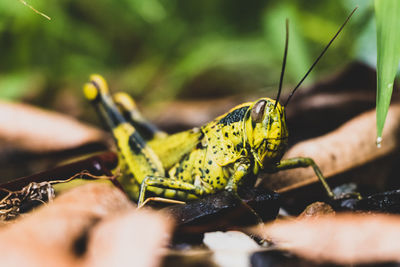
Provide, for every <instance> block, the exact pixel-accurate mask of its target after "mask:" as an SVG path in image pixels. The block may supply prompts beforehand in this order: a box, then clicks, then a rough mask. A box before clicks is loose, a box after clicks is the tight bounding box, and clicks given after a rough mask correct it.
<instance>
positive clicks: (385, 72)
mask: <svg viewBox="0 0 400 267" xmlns="http://www.w3.org/2000/svg"><path fill="white" fill-rule="evenodd" d="M399 14H400V1H398V0H375V18H376V33H377V50H378V51H377V52H378V53H377V55H378V58H377V86H378V89H377V90H378V91H377V97H376V125H377V145H378V147H379V146H380V142H381V141H382V132H383V126H384V124H385V120H386V115H387V112H388V109H389V104H390V98H391V96H392V91H393V83H394V78H395V75H396V71H397V68H398V66H399V61H400V19H399V17H398V16H399Z"/></svg>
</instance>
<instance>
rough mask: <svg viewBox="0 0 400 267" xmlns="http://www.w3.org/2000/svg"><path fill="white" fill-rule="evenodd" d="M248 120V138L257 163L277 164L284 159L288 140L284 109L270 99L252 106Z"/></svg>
mask: <svg viewBox="0 0 400 267" xmlns="http://www.w3.org/2000/svg"><path fill="white" fill-rule="evenodd" d="M248 112H249V113H250V115H249V116H247V119H246V136H247V142H248V144H249V145H250V148H251V153H252V155H253V156H254V159H255V161H256V163H257V164H258V165H259V166H260V167H261V168H263V166H264V165H270V164H275V163H277V162H279V161H280V159H281V158H282V156H283V154H284V152H285V150H286V147H287V140H288V131H287V127H286V121H285V110H284V107H283V106H281V105H280V104H279V102H278V103H276V106H275V100H273V99H270V98H261V99H259V100H258V101H256V102H254V103H252V104H251V106H250V108H249V111H248Z"/></svg>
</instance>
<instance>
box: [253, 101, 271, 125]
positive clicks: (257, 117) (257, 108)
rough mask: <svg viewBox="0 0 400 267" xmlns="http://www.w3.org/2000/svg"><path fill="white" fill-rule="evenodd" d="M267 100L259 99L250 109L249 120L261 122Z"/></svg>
mask: <svg viewBox="0 0 400 267" xmlns="http://www.w3.org/2000/svg"><path fill="white" fill-rule="evenodd" d="M266 104H267V101H265V100H263V99H262V100H259V101H258V102H257V103H256V104H255V105H254V106H253V108H252V109H251V120H252V121H254V122H256V123H257V122H261V121H262V118H263V114H264V110H265V106H266Z"/></svg>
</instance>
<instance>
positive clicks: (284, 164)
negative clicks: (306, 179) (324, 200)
mask: <svg viewBox="0 0 400 267" xmlns="http://www.w3.org/2000/svg"><path fill="white" fill-rule="evenodd" d="M310 166H311V167H312V168H313V169H314V172H315V174H316V175H317V177H318V179H319V180H320V182H321V183H322V185H323V187H324V188H325V191H326V193H327V194H328V196H329V197H330V198H334V197H335V195H334V194H333V192H332V190H331V188H330V186H329V185H328V183H327V182H326V180H325V177H324V175H323V174H322V172H321V170H320V169H319V167H318V165H317V164H315V162H314V160H313V159H311V158H302V157H298V158H291V159H285V160H281V162H280V163H279V164H278V165H277V166H276V167H275V168H274V169H273V170H272V172H278V171H281V170H288V169H294V168H306V167H310Z"/></svg>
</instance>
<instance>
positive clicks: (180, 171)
mask: <svg viewBox="0 0 400 267" xmlns="http://www.w3.org/2000/svg"><path fill="white" fill-rule="evenodd" d="M355 10H356V9H354V10H353V11H352V12H351V14H350V15H349V16H348V17H347V19H346V20H345V22H344V23H343V25H342V26H341V27H340V29H339V30H338V31H337V33H336V34H335V35H334V37H333V38H332V39H331V40H330V42H329V43H328V45H327V46H326V47H325V49H324V50H323V51H322V53H321V54H320V55H319V57H318V58H317V59H316V61H315V62H314V63H313V64H312V66H311V67H310V69H309V70H308V71H307V73H306V74H305V76H304V77H303V78H302V79H301V81H300V82H299V83H298V84H297V86H296V87H295V88H294V89H293V90H292V93H291V94H290V95H289V97H288V99H287V101H286V103H285V104H284V105H281V104H280V103H279V97H280V93H281V89H282V81H283V76H284V70H285V65H286V56H287V50H288V39H289V34H288V21H286V42H285V52H284V57H283V64H282V71H281V76H280V82H279V90H278V96H277V98H276V99H275V100H274V99H271V98H267V97H265V98H261V99H258V100H256V101H254V102H249V103H244V104H241V105H239V106H236V107H234V108H232V109H231V110H230V111H229V112H227V113H225V114H223V115H221V116H219V117H217V118H216V119H214V120H213V121H211V122H210V123H207V124H205V125H203V126H201V127H199V128H194V129H191V130H187V131H183V132H180V133H176V134H172V135H167V134H166V133H164V132H162V131H160V130H159V129H157V127H155V126H154V125H153V124H151V123H150V122H149V121H147V120H145V119H144V118H143V117H142V115H141V114H140V112H139V111H138V109H137V107H136V105H135V102H134V101H133V99H131V98H130V97H129V96H128V95H127V94H124V93H117V94H115V95H113V96H112V95H111V94H110V92H109V89H108V86H107V83H106V81H105V80H104V78H103V77H101V76H100V75H92V76H91V77H90V82H89V83H87V84H85V86H84V94H85V96H86V98H87V99H88V100H89V101H90V102H92V103H93V104H94V106H95V107H96V108H97V110H98V112H99V114H100V116H101V117H102V118H103V120H105V121H106V123H107V125H108V127H109V128H110V130H111V131H112V135H113V137H114V140H115V142H116V145H117V148H118V154H119V168H120V173H121V175H120V177H119V182H120V183H121V185H122V186H123V187H124V189H125V190H126V192H127V193H128V195H129V196H130V197H131V198H132V199H133V200H135V201H137V202H138V205H139V206H140V205H143V203H145V199H146V198H148V196H149V195H152V196H155V197H156V198H157V197H158V198H162V199H166V200H181V201H188V200H191V199H196V198H201V197H202V196H204V195H207V194H213V193H216V192H218V191H221V190H228V191H231V192H233V193H235V194H237V190H238V187H240V186H241V185H243V184H248V183H254V182H255V179H256V177H257V175H258V173H259V172H260V171H261V170H263V171H265V172H269V173H273V172H278V171H281V170H286V169H292V168H299V167H309V166H311V167H312V168H313V169H314V171H315V174H316V176H317V177H318V179H319V180H320V181H321V183H322V185H323V186H324V188H325V190H326V192H327V194H328V196H329V197H334V195H333V193H332V190H331V189H330V187H329V185H328V184H327V182H326V181H325V178H324V176H323V175H322V172H321V170H320V169H319V168H318V166H317V165H316V164H315V162H314V161H313V160H312V159H311V158H302V157H298V158H292V159H285V160H281V159H282V156H283V154H284V153H285V150H286V148H287V145H288V130H287V126H286V119H285V107H286V106H287V104H288V102H289V100H290V98H291V97H292V96H293V94H294V92H295V91H296V90H297V88H299V86H300V85H301V83H302V82H303V81H304V79H305V78H306V77H307V75H308V74H309V73H310V72H311V70H312V69H313V68H314V66H315V65H316V64H317V62H318V61H319V59H320V58H321V57H322V56H323V54H324V53H325V52H326V51H327V49H328V48H329V46H330V45H331V43H332V42H333V41H334V40H335V38H336V37H337V36H338V34H339V33H340V32H341V30H342V29H343V27H344V26H345V25H346V23H347V22H348V20H349V19H350V17H351V16H352V14H353V13H354V12H355ZM149 199H150V198H149Z"/></svg>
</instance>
